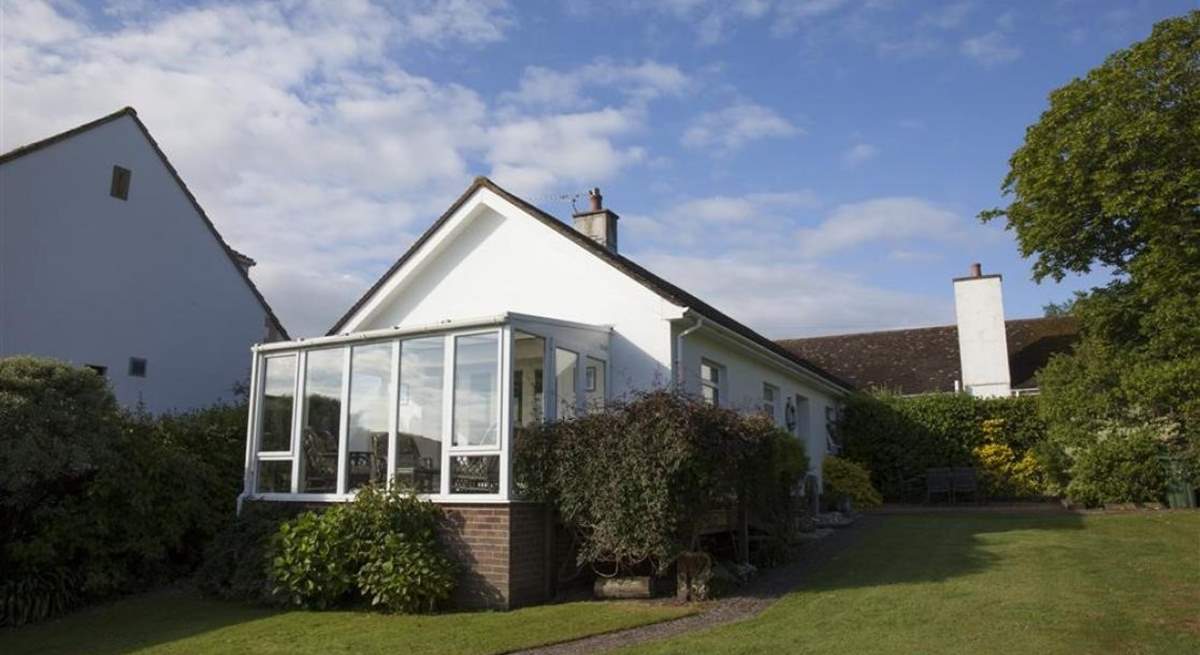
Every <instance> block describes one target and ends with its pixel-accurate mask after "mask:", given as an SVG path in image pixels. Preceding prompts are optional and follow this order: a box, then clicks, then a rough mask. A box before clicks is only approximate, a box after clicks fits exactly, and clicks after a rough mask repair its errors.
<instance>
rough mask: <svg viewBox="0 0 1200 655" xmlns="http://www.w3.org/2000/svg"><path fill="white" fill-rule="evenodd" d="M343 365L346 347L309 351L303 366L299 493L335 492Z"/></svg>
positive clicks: (336, 486)
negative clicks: (302, 417)
mask: <svg viewBox="0 0 1200 655" xmlns="http://www.w3.org/2000/svg"><path fill="white" fill-rule="evenodd" d="M345 365H346V349H345V348H326V349H323V350H311V351H309V353H308V357H307V364H306V365H305V369H304V430H303V431H302V432H301V439H302V440H301V443H300V447H301V451H300V492H301V493H335V492H337V490H338V483H337V476H338V450H339V446H340V442H341V432H342V429H341V428H342V374H343V372H344V370H345Z"/></svg>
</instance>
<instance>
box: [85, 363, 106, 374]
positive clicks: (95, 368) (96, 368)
mask: <svg viewBox="0 0 1200 655" xmlns="http://www.w3.org/2000/svg"><path fill="white" fill-rule="evenodd" d="M83 367H84V368H90V369H92V372H93V373H95V374H96V375H99V376H100V377H107V376H108V367H107V366H101V365H99V364H84V365H83Z"/></svg>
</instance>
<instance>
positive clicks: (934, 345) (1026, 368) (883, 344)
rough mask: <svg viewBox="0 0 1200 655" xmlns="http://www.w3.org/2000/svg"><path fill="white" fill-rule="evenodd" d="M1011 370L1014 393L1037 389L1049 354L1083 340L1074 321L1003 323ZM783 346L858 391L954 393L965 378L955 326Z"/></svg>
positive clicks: (813, 339)
mask: <svg viewBox="0 0 1200 655" xmlns="http://www.w3.org/2000/svg"><path fill="white" fill-rule="evenodd" d="M1005 328H1006V331H1007V337H1008V338H1007V341H1008V366H1009V372H1010V374H1011V377H1012V386H1013V388H1014V389H1032V388H1036V387H1037V380H1036V378H1035V376H1036V374H1037V372H1038V370H1040V369H1041V368H1042V367H1043V366H1045V365H1046V362H1048V361H1049V360H1050V356H1051V355H1054V354H1056V353H1062V352H1068V351H1070V349H1071V346H1072V344H1074V343H1075V341H1076V340H1077V339H1078V338H1079V326H1078V324H1077V323H1076V321H1075V319H1073V318H1071V317H1048V318H1023V319H1014V320H1011V321H1005ZM779 343H780V345H782V346H784V347H785V348H787V349H788V350H791V351H792V352H794V353H796V354H797V355H799V356H801V357H806V358H808V359H810V360H812V361H814V362H816V363H817V365H818V366H822V367H825V368H827V369H829V370H831V371H833V372H834V373H835V374H836V375H840V376H841V377H843V378H845V379H847V380H849V381H850V382H851V383H853V384H854V385H855V386H857V387H859V388H864V389H865V388H881V389H887V390H889V391H894V392H896V393H903V394H915V393H931V392H938V391H953V390H954V383H955V381H956V380H961V379H962V366H961V364H960V360H959V352H958V328H957V327H956V326H954V325H939V326H937V327H927V328H916V329H911V330H888V331H884V332H865V333H860V334H838V335H833V336H826V337H811V338H807V339H784V340H781V341H780V342H779Z"/></svg>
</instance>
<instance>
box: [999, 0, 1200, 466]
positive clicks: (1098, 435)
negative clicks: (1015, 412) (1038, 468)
mask: <svg viewBox="0 0 1200 655" xmlns="http://www.w3.org/2000/svg"><path fill="white" fill-rule="evenodd" d="M1009 164H1010V170H1009V173H1008V175H1007V177H1006V178H1005V179H1004V182H1003V185H1002V187H1001V188H1002V191H1003V192H1004V194H1005V196H1006V197H1007V198H1009V200H1010V202H1009V204H1008V205H1007V206H1006V207H1003V208H998V209H993V210H989V211H985V212H983V213H982V214H981V215H980V217H981V218H982V219H983V220H984V221H990V220H997V219H1004V220H1005V221H1006V222H1007V227H1008V229H1011V230H1013V231H1014V232H1015V233H1016V236H1017V242H1018V244H1019V246H1020V250H1021V253H1022V254H1023V255H1024V256H1025V257H1030V258H1033V277H1034V279H1035V280H1037V281H1039V282H1040V281H1042V280H1043V279H1045V278H1047V277H1049V278H1052V279H1055V280H1061V279H1062V278H1063V277H1064V276H1066V275H1068V274H1072V273H1087V272H1090V271H1092V270H1094V269H1097V268H1099V269H1102V270H1107V271H1109V272H1111V273H1112V275H1113V279H1112V281H1111V282H1110V283H1109V284H1107V285H1106V286H1104V287H1099V288H1096V289H1092V290H1091V292H1090V293H1087V294H1082V295H1080V296H1079V297H1077V298H1076V300H1075V301H1074V302H1073V303H1072V305H1071V313H1073V314H1074V315H1076V316H1078V317H1079V319H1080V321H1081V327H1082V330H1083V338H1082V340H1081V342H1080V345H1079V346H1078V347H1077V348H1076V350H1075V352H1074V353H1073V354H1072V355H1070V356H1067V357H1060V358H1056V359H1055V360H1054V361H1052V362H1051V364H1050V365H1049V366H1048V367H1047V368H1046V369H1045V370H1044V371H1043V373H1042V376H1041V387H1042V389H1043V392H1044V398H1043V406H1044V408H1045V412H1046V414H1047V419H1048V420H1049V421H1050V425H1051V433H1052V434H1053V435H1055V436H1056V438H1057V439H1058V440H1059V442H1060V443H1061V444H1062V445H1063V446H1064V448H1065V449H1066V450H1067V451H1068V454H1070V453H1071V452H1076V453H1077V452H1079V451H1081V450H1082V449H1086V448H1088V447H1090V446H1093V445H1094V444H1095V443H1096V442H1097V441H1098V440H1103V439H1110V438H1111V439H1116V438H1117V437H1114V436H1113V435H1120V434H1129V433H1130V432H1129V430H1130V429H1139V430H1143V431H1144V429H1150V430H1151V431H1153V432H1154V434H1155V435H1156V437H1157V439H1158V440H1159V441H1160V442H1161V443H1162V444H1163V447H1164V449H1165V450H1166V451H1170V452H1174V453H1175V454H1177V455H1180V456H1183V457H1185V458H1189V459H1190V460H1194V462H1195V463H1194V464H1193V466H1194V467H1195V468H1196V470H1197V472H1200V11H1193V12H1191V13H1189V14H1187V15H1185V16H1181V17H1178V18H1172V19H1168V20H1164V21H1162V22H1160V23H1158V24H1157V25H1155V26H1154V29H1153V31H1152V32H1151V34H1150V36H1149V38H1147V39H1146V40H1145V41H1142V42H1139V43H1136V44H1134V45H1133V46H1131V47H1129V48H1127V49H1125V50H1121V51H1118V52H1116V53H1114V54H1112V55H1110V56H1109V57H1108V58H1107V59H1106V60H1105V62H1104V63H1103V64H1102V65H1101V66H1099V67H1097V68H1095V69H1093V70H1092V71H1091V72H1089V73H1088V74H1087V76H1086V77H1084V78H1082V79H1075V80H1072V81H1071V82H1070V83H1069V84H1067V85H1066V86H1063V87H1062V88H1060V89H1057V90H1055V91H1054V92H1053V93H1051V94H1050V107H1049V109H1047V110H1046V112H1045V113H1043V114H1042V116H1041V117H1040V118H1039V120H1038V122H1037V123H1035V124H1034V125H1032V126H1030V127H1029V128H1028V130H1027V131H1026V134H1025V142H1024V143H1023V144H1022V146H1021V147H1020V148H1019V149H1018V150H1017V151H1016V152H1015V153H1014V154H1013V156H1012V159H1011V160H1010V162H1009ZM1105 452H1114V450H1113V449H1112V448H1106V449H1105ZM1067 461H1070V459H1069V458H1068V460H1067Z"/></svg>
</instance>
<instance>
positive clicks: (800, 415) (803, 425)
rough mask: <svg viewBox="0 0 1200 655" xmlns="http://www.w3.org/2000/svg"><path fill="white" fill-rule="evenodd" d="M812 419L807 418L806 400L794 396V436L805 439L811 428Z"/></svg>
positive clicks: (798, 395) (799, 396) (807, 405)
mask: <svg viewBox="0 0 1200 655" xmlns="http://www.w3.org/2000/svg"><path fill="white" fill-rule="evenodd" d="M811 424H812V419H811V418H810V416H809V402H808V398H806V397H804V396H801V395H800V394H796V436H797V437H800V438H801V439H807V438H808V434H809V432H810V431H811V430H812V427H811Z"/></svg>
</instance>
